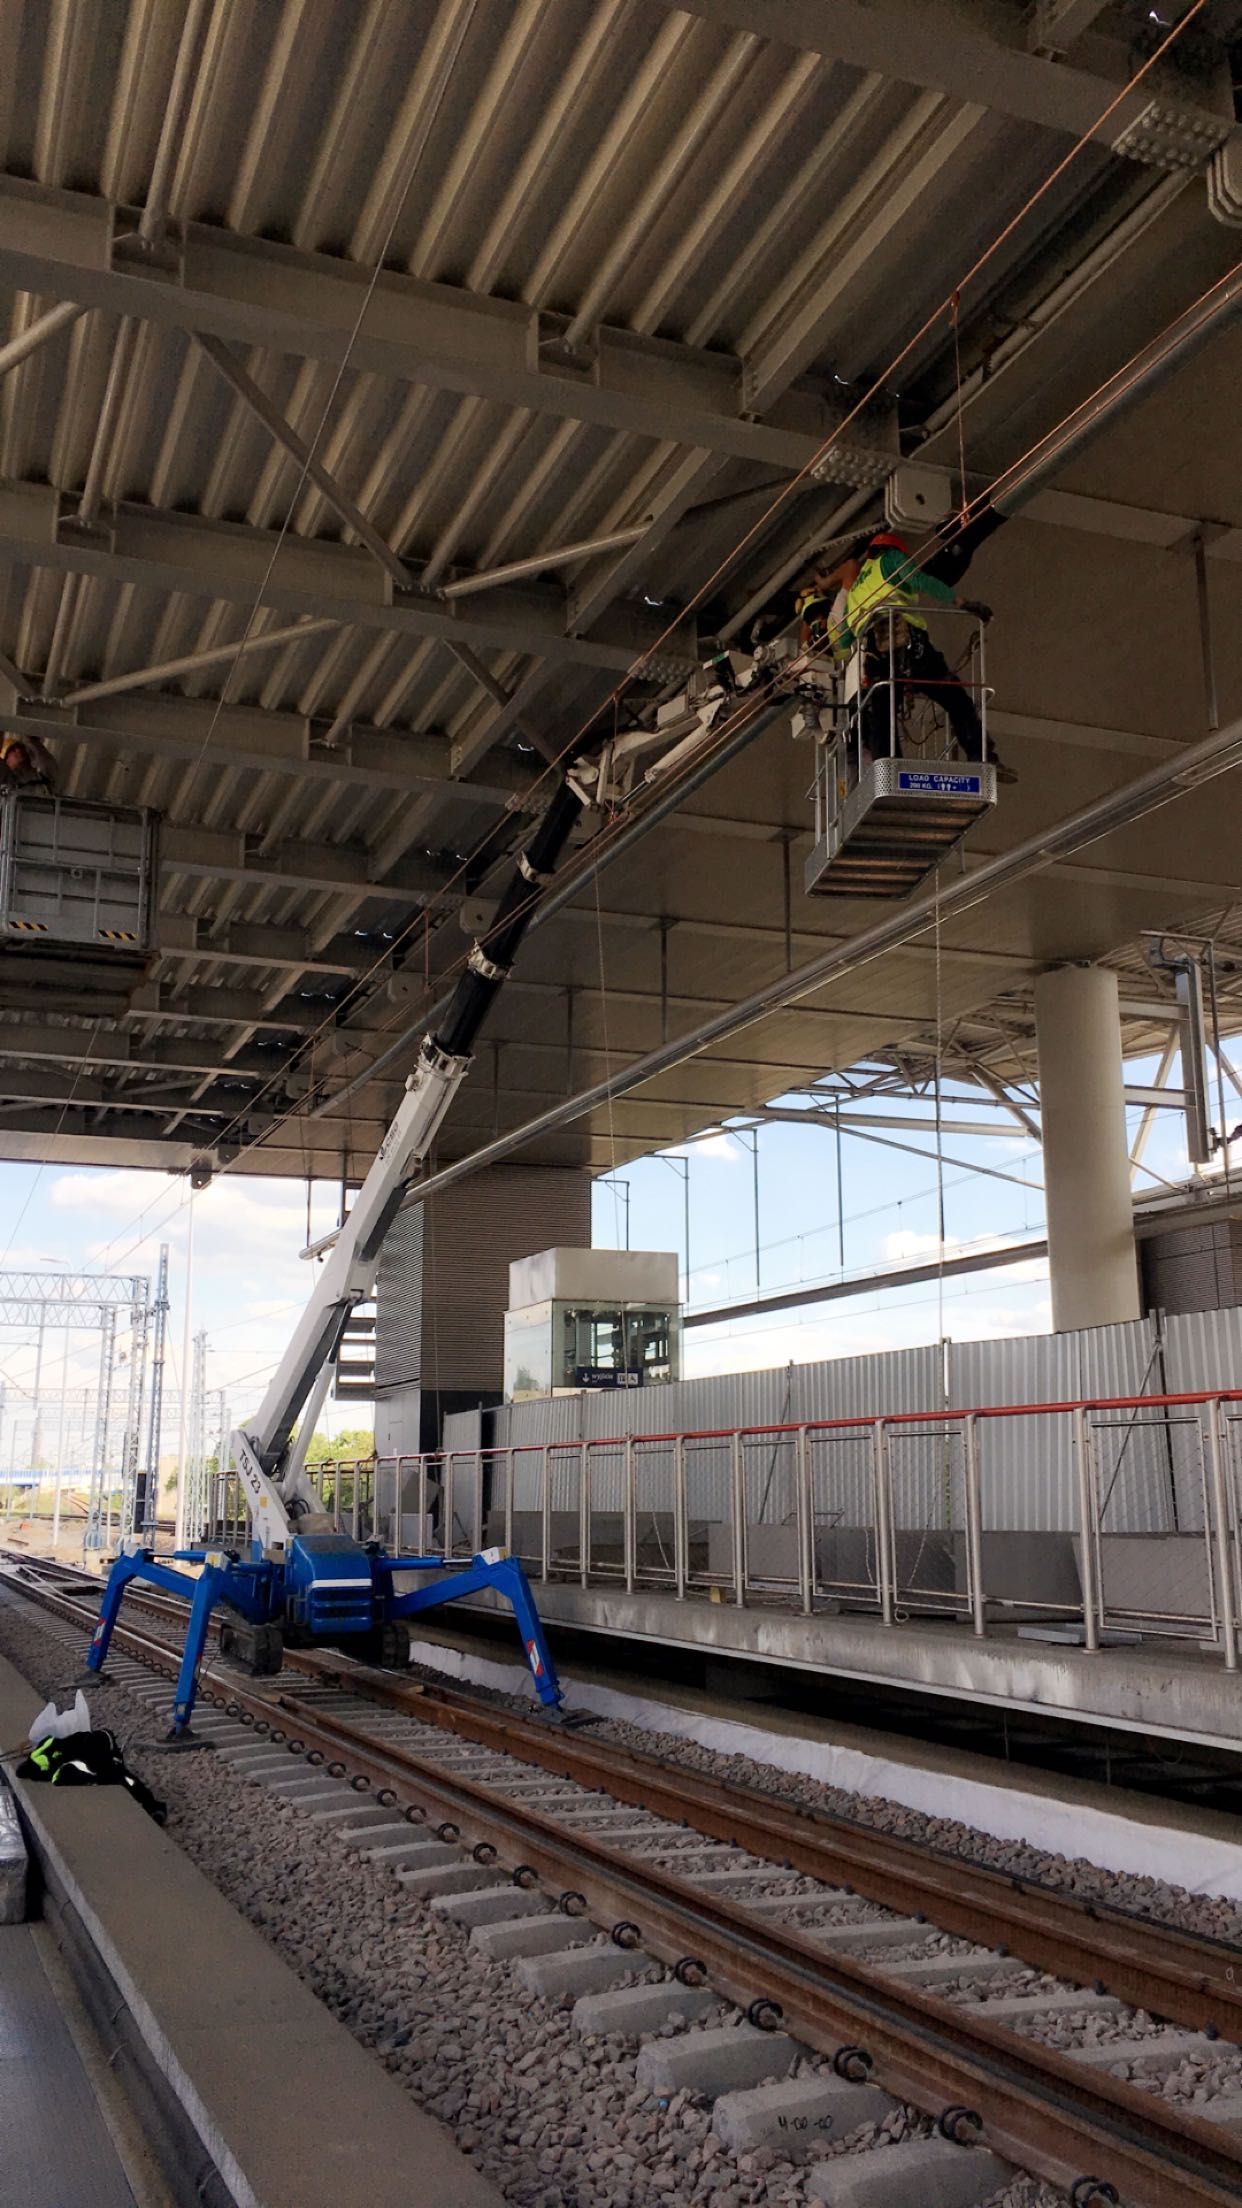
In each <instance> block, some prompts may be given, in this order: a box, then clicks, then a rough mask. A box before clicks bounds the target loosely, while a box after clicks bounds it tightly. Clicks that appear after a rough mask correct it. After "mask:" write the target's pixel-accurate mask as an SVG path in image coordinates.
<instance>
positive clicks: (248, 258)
mask: <svg viewBox="0 0 1242 2208" xmlns="http://www.w3.org/2000/svg"><path fill="white" fill-rule="evenodd" d="M128 220H129V217H128V216H127V214H126V212H125V211H124V210H123V209H121V208H118V207H115V206H113V205H111V204H110V203H109V202H108V201H107V200H106V199H104V198H102V197H99V196H97V195H94V194H91V193H87V192H68V191H60V190H56V189H53V188H51V187H48V186H44V185H38V184H31V183H28V182H27V181H26V179H25V178H21V177H16V176H11V175H4V176H0V282H6V283H9V284H12V285H14V286H15V287H17V288H18V289H20V290H23V291H33V292H35V293H37V294H39V295H40V296H42V297H52V298H56V299H64V300H73V301H76V302H78V303H79V304H81V305H83V306H93V307H103V308H105V309H106V310H107V311H108V312H109V313H112V314H118V315H133V316H135V317H137V318H139V319H142V320H146V321H149V322H153V323H157V324H159V325H160V326H161V327H163V328H165V329H175V330H180V331H182V332H184V333H185V334H186V335H188V336H193V337H201V336H210V337H215V338H217V339H224V340H228V341H232V342H241V343H243V344H246V345H256V346H263V347H267V348H270V349H271V350H272V351H274V352H279V353H286V354H292V355H294V356H296V357H299V358H303V359H310V360H322V361H326V362H330V363H331V364H332V365H334V366H336V365H338V364H339V363H340V361H341V360H342V359H343V358H344V356H345V352H346V348H347V347H348V348H349V360H350V366H351V368H352V369H353V370H354V371H355V372H356V373H357V374H359V375H368V374H370V375H376V376H382V377H386V378H387V379H389V380H390V381H392V382H397V383H407V384H422V385H426V386H429V387H431V388H432V389H438V390H444V391H455V392H458V393H460V394H461V395H463V396H467V397H475V398H482V399H490V400H494V401H496V402H498V403H499V404H501V405H506V406H514V407H522V408H524V409H528V410H529V411H530V412H532V413H535V414H539V413H544V414H553V415H559V416H562V417H564V418H567V419H569V420H574V421H581V422H589V423H593V424H594V425H596V426H597V427H599V428H602V429H614V430H625V431H630V432H632V433H634V434H636V435H638V436H644V437H654V438H659V439H671V440H673V441H674V442H675V443H678V444H684V445H697V446H702V447H703V448H704V449H705V450H707V451H714V452H718V453H719V454H720V455H721V456H722V457H724V458H728V459H736V460H754V461H759V462H762V463H764V464H765V465H768V466H772V467H777V468H783V469H788V470H789V471H790V472H791V473H792V472H794V471H796V470H797V469H799V468H801V467H803V466H805V464H806V462H807V461H808V460H810V459H811V458H812V457H813V455H814V453H815V452H816V450H817V449H818V447H819V445H820V444H821V443H822V442H823V440H824V438H825V437H826V436H828V435H829V433H830V431H831V429H832V428H833V426H834V422H835V421H837V420H839V419H840V414H839V413H836V414H834V412H833V410H832V409H831V408H830V407H829V405H828V404H827V402H826V401H824V400H822V399H820V398H819V397H817V396H816V395H814V394H811V393H799V394H796V395H793V396H791V397H790V399H789V400H788V401H787V402H785V403H783V404H782V405H781V407H780V408H779V409H776V410H774V411H773V413H772V414H771V416H770V417H769V418H768V419H767V420H759V421H756V420H752V419H750V418H749V416H748V414H747V411H746V407H745V402H744V397H743V391H742V364H741V362H740V360H738V359H737V358H736V357H735V356H733V355H730V354H724V353H719V352H714V351H713V352H709V351H707V350H706V349H703V348H699V347H695V346H690V345H682V344H677V343H672V342H669V341H667V340H664V339H657V338H646V337H638V336H636V335H634V333H633V332H631V331H628V330H623V329H613V328H609V327H605V326H602V325H601V326H598V327H596V328H595V329H593V330H592V331H591V333H590V334H589V337H588V339H587V341H586V343H585V344H584V345H583V346H581V347H579V348H577V349H575V350H574V351H573V352H566V350H565V348H564V343H563V340H564V334H565V330H566V329H567V327H568V318H566V317H563V316H557V315H550V314H545V313H540V312H539V311H537V310H536V309H535V308H533V307H529V306H525V305H521V304H519V303H517V302H514V301H510V300H505V299H497V298H492V297H485V296H483V295H481V294H479V293H474V292H468V291H465V290H462V289H460V288H459V287H457V286H455V285H452V284H437V283H427V282H424V281H423V280H422V279H420V278H417V277H413V276H406V275H402V274H400V273H398V272H396V271H390V270H385V272H384V274H383V276H382V277H381V278H380V281H379V283H378V284H377V285H376V288H375V291H374V294H373V296H372V299H371V303H370V307H369V310H368V313H367V315H366V318H365V320H364V323H363V326H362V328H361V330H360V331H359V332H358V333H357V336H356V337H352V332H353V326H354V322H355V320H356V317H357V313H358V307H359V304H360V301H361V299H362V296H363V293H364V291H365V288H366V285H367V283H368V280H369V275H370V272H369V270H367V269H366V268H365V267H363V266H361V265H360V264H359V263H357V262H353V261H347V260H344V259H342V258H338V257H336V256H334V255H331V254H327V253H305V252H302V251H299V250H298V249H297V248H295V247H293V246H286V245H278V244H275V243H274V242H272V241H271V240H269V239H258V238H246V237H236V236H230V235H229V234H228V233H227V232H225V231H223V230H221V229H217V228H213V227H211V226H209V225H207V224H204V223H188V224H186V225H185V226H184V228H183V229H182V231H181V233H180V235H179V239H178V246H177V251H176V254H175V256H174V257H172V258H171V259H161V260H160V261H159V263H158V265H156V266H151V265H149V264H148V263H147V262H146V261H144V260H140V259H139V258H138V257H137V255H135V254H132V252H130V251H128V250H127V248H126V246H125V244H124V243H118V233H121V232H123V231H124V230H125V228H126V227H127V223H128ZM351 339H352V341H351ZM843 480H846V481H848V480H849V478H848V477H846V478H844V479H843Z"/></svg>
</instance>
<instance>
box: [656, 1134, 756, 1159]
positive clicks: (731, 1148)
mask: <svg viewBox="0 0 1242 2208" xmlns="http://www.w3.org/2000/svg"><path fill="white" fill-rule="evenodd" d="M656 1156H657V1157H661V1158H696V1159H697V1158H717V1159H719V1160H721V1161H722V1162H723V1163H724V1164H726V1165H737V1164H739V1163H740V1162H741V1161H742V1159H744V1158H745V1156H746V1145H745V1143H743V1142H740V1141H739V1140H738V1139H737V1137H736V1136H731V1135H727V1134H726V1133H725V1132H724V1131H723V1129H722V1131H721V1132H720V1133H719V1134H718V1135H704V1136H703V1138H702V1140H701V1141H700V1142H677V1143H674V1144H672V1146H671V1147H670V1148H669V1149H667V1150H660V1151H657V1152H656Z"/></svg>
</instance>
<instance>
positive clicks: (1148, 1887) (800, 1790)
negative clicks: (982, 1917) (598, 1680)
mask: <svg viewBox="0 0 1242 2208" xmlns="http://www.w3.org/2000/svg"><path fill="white" fill-rule="evenodd" d="M410 1675H411V1677H412V1678H421V1679H426V1680H427V1681H428V1682H429V1683H430V1684H431V1685H434V1686H443V1685H444V1684H445V1675H444V1674H443V1673H442V1672H437V1671H435V1670H433V1669H432V1668H430V1667H429V1666H427V1665H419V1664H412V1665H411V1667H410ZM452 1683H453V1684H459V1682H456V1681H454V1682H452ZM469 1691H470V1693H471V1694H476V1695H478V1696H479V1698H480V1699H481V1700H485V1701H488V1702H493V1703H496V1704H498V1705H499V1706H501V1707H502V1708H507V1709H515V1710H518V1711H520V1712H521V1713H522V1714H523V1715H525V1716H529V1715H530V1712H531V1700H530V1696H529V1695H528V1694H524V1693H519V1694H512V1695H510V1694H501V1693H498V1692H497V1691H496V1690H495V1689H491V1688H486V1687H475V1686H471V1687H470V1689H469ZM755 1722H756V1724H758V1723H761V1722H762V1720H761V1717H756V1720H755ZM591 1738H592V1739H593V1740H601V1741H608V1740H611V1741H615V1742H616V1743H617V1745H618V1746H619V1747H622V1748H632V1749H634V1750H636V1751H637V1752H638V1753H639V1754H647V1755H657V1756H660V1757H661V1758H662V1759H664V1760H665V1761H667V1762H669V1763H675V1764H679V1765H680V1766H681V1767H682V1768H683V1769H685V1770H687V1771H701V1772H703V1773H704V1774H705V1775H707V1776H709V1777H711V1778H715V1779H720V1780H722V1781H723V1782H724V1783H725V1784H726V1785H729V1784H733V1785H739V1786H748V1787H760V1788H762V1789H763V1790H765V1791H766V1792H768V1793H771V1794H773V1795H775V1796H776V1797H777V1798H778V1799H779V1800H781V1801H786V1802H792V1803H798V1804H801V1805H802V1806H803V1807H806V1808H810V1809H819V1810H823V1811H825V1812H827V1813H828V1814H830V1815H832V1816H838V1817H845V1818H848V1819H850V1820H851V1821H852V1822H853V1823H855V1824H859V1825H867V1826H870V1827H871V1828H873V1829H874V1830H875V1831H877V1832H888V1833H893V1834H894V1835H895V1836H896V1837H897V1838H898V1839H902V1840H912V1841H915V1842H917V1844H918V1845H919V1846H920V1847H932V1848H936V1849H938V1850H939V1851H940V1852H941V1853H942V1854H946V1855H956V1856H961V1857H962V1858H964V1859H965V1860H966V1861H968V1862H971V1863H982V1864H986V1865H987V1866H989V1868H991V1869H993V1870H998V1871H1003V1872H1004V1873H1005V1875H1006V1876H1007V1877H1010V1878H1024V1879H1031V1880H1035V1881H1039V1882H1042V1883H1044V1884H1046V1885H1050V1886H1054V1887H1056V1888H1058V1889H1059V1890H1060V1891H1061V1892H1063V1893H1069V1894H1076V1895H1078V1896H1079V1897H1080V1898H1081V1899H1083V1900H1090V1901H1099V1902H1104V1903H1106V1904H1107V1905H1108V1906H1109V1907H1111V1908H1114V1909H1124V1910H1128V1911H1131V1912H1132V1913H1133V1914H1135V1915H1136V1916H1142V1917H1150V1918H1152V1919H1153V1920H1155V1921H1157V1922H1160V1923H1164V1924H1175V1925H1178V1926H1180V1928H1181V1929H1182V1930H1183V1931H1187V1932H1198V1933H1201V1934H1203V1935H1205V1936H1206V1937H1207V1938H1209V1939H1223V1940H1230V1941H1236V1942H1242V1905H1240V1904H1239V1903H1238V1902H1236V1901H1231V1900H1228V1899H1226V1898H1225V1897H1223V1896H1218V1895H1214V1894H1192V1893H1189V1892H1187V1890H1186V1888H1185V1887H1183V1886H1172V1885H1169V1884H1168V1883H1167V1882H1166V1881H1164V1880H1162V1879H1158V1878H1143V1877H1140V1876H1139V1875H1138V1874H1137V1873H1135V1872H1127V1871H1109V1870H1105V1869H1103V1868H1102V1867H1101V1866H1100V1865H1099V1864H1098V1863H1091V1862H1088V1860H1087V1859H1086V1857H1085V1856H1076V1857H1072V1858H1071V1857H1069V1856H1064V1855H1056V1854H1053V1853H1051V1852H1050V1851H1048V1850H1047V1849H1043V1848H1036V1847H1032V1846H1030V1845H1029V1844H1028V1843H1027V1842H1026V1841H1022V1840H998V1839H996V1838H994V1837H993V1835H992V1834H990V1833H986V1832H980V1831H979V1830H978V1828H977V1827H976V1826H974V1825H965V1824H962V1823H960V1822H959V1821H958V1820H957V1819H956V1818H952V1817H932V1816H929V1815H928V1814H927V1813H926V1811H923V1810H917V1809H907V1808H906V1807H905V1806H904V1805H903V1804H902V1803H901V1802H890V1801H889V1800H887V1799H886V1797H885V1796H883V1795H880V1794H851V1793H849V1792H848V1791H847V1790H846V1789H845V1788H844V1787H834V1786H825V1785H823V1784H822V1783H821V1782H820V1781H819V1780H818V1779H809V1778H803V1777H801V1776H799V1774H798V1773H797V1772H791V1771H782V1770H780V1769H779V1768H778V1767H777V1765H775V1764H770V1763H760V1762H757V1761H756V1760H755V1759H754V1758H753V1757H750V1756H742V1755H725V1754H724V1753H722V1752H721V1751H720V1750H719V1749H715V1748H705V1747H701V1746H700V1745H699V1743H698V1742H697V1741H692V1740H684V1739H682V1738H681V1736H680V1735H679V1734H676V1733H661V1732H657V1731H653V1730H649V1729H647V1728H645V1727H643V1726H641V1725H635V1724H632V1723H629V1722H627V1721H625V1720H622V1719H620V1718H600V1719H599V1720H598V1721H596V1722H594V1723H593V1724H592V1726H591Z"/></svg>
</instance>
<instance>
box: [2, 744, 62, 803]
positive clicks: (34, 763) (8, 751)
mask: <svg viewBox="0 0 1242 2208" xmlns="http://www.w3.org/2000/svg"><path fill="white" fill-rule="evenodd" d="M55 777H56V762H55V760H54V759H53V757H52V754H51V752H50V751H49V750H48V748H47V745H46V744H45V743H44V742H43V741H42V739H41V737H38V736H13V735H10V734H8V733H7V732H6V731H0V790H4V789H19V790H37V789H43V790H48V791H51V790H52V789H53V788H54V787H55Z"/></svg>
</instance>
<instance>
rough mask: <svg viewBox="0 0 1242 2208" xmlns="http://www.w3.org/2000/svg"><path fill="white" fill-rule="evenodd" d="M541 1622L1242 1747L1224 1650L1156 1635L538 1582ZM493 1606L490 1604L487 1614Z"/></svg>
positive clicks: (1238, 1701)
mask: <svg viewBox="0 0 1242 2208" xmlns="http://www.w3.org/2000/svg"><path fill="white" fill-rule="evenodd" d="M534 1592H535V1598H536V1601H537V1603H538V1606H539V1611H540V1615H541V1616H542V1617H543V1618H544V1620H545V1621H546V1623H547V1624H549V1625H550V1626H552V1627H554V1628H555V1627H556V1626H558V1625H560V1626H565V1627H572V1628H573V1630H574V1631H575V1632H580V1633H591V1634H598V1635H599V1636H601V1637H602V1638H603V1639H606V1640H607V1639H619V1640H627V1641H638V1642H646V1643H649V1644H652V1643H655V1644H661V1645H664V1646H667V1647H672V1648H679V1649H689V1650H697V1651H698V1652H700V1653H701V1654H702V1655H704V1656H707V1657H711V1656H716V1657H729V1658H731V1659H734V1660H741V1661H743V1662H746V1661H749V1662H753V1663H756V1664H765V1663H766V1664H779V1665H785V1666H789V1667H791V1668H793V1669H795V1670H802V1671H813V1672H821V1673H824V1674H826V1675H828V1676H830V1677H831V1676H836V1677H838V1678H841V1679H848V1680H853V1681H857V1682H859V1683H860V1684H861V1683H866V1684H872V1685H879V1686H883V1687H888V1688H899V1689H902V1690H904V1691H905V1692H907V1693H909V1694H910V1695H929V1696H939V1697H948V1698H951V1699H956V1700H961V1701H964V1702H969V1703H986V1704H988V1705H990V1706H994V1707H997V1708H1004V1709H1008V1710H1014V1711H1018V1710H1024V1711H1033V1712H1037V1713H1039V1714H1040V1715H1042V1716H1047V1717H1058V1718H1061V1719H1064V1720H1068V1721H1077V1722H1079V1723H1082V1724H1093V1725H1107V1726H1112V1727H1116V1728H1118V1729H1120V1730H1123V1731H1128V1732H1138V1733H1144V1734H1147V1735H1151V1736H1158V1737H1161V1738H1164V1739H1168V1740H1177V1741H1192V1742H1194V1743H1196V1744H1197V1745H1199V1746H1201V1747H1212V1748H1217V1749H1224V1750H1227V1751H1233V1752H1238V1751H1242V1686H1240V1675H1239V1674H1238V1673H1237V1672H1230V1671H1228V1670H1227V1669H1226V1668H1225V1665H1224V1664H1223V1662H1222V1661H1221V1656H1220V1652H1219V1650H1217V1649H1204V1650H1200V1649H1199V1648H1198V1647H1197V1646H1196V1645H1195V1644H1194V1643H1192V1642H1189V1641H1185V1640H1181V1641H1170V1640H1163V1639H1158V1638H1156V1637H1154V1636H1146V1635H1145V1636H1144V1637H1143V1638H1142V1639H1141V1640H1139V1641H1137V1642H1135V1643H1134V1644H1133V1645H1128V1646H1104V1647H1101V1648H1098V1649H1094V1650H1091V1651H1088V1650H1086V1649H1084V1648H1078V1647H1073V1646H1071V1645H1067V1644H1066V1643H1064V1642H1056V1641H1044V1640H1032V1639H1026V1638H1019V1636H1018V1633H1017V1631H1016V1629H1012V1628H1008V1627H1005V1626H1002V1625H996V1624H994V1623H989V1626H988V1630H987V1633H986V1635H985V1636H984V1637H983V1638H978V1637H977V1636H976V1635H975V1634H974V1633H972V1632H971V1631H970V1629H969V1628H968V1627H966V1626H963V1625H961V1624H958V1623H956V1622H955V1621H952V1620H949V1619H931V1618H927V1619H923V1620H913V1619H910V1620H907V1621H905V1622H904V1623H902V1624H900V1625H894V1626H886V1625H884V1624H883V1623H882V1622H881V1621H880V1620H879V1619H878V1618H873V1617H867V1616H862V1615H857V1616H841V1615H835V1616H815V1615H812V1616H810V1617H808V1616H806V1615H804V1614H803V1613H802V1612H800V1611H795V1610H793V1609H790V1608H787V1609H779V1608H776V1607H771V1608H765V1607H763V1606H762V1605H761V1604H760V1603H758V1602H757V1601H754V1600H752V1601H748V1602H747V1604H746V1605H745V1606H744V1607H741V1608H739V1607H738V1605H737V1604H736V1603H735V1602H731V1601H722V1602H712V1601H709V1600H708V1599H706V1598H705V1597H700V1596H697V1595H687V1596H686V1597H685V1598H684V1599H680V1600H679V1599H678V1598H677V1597H675V1596H673V1595H666V1594H661V1593H658V1592H653V1591H651V1590H647V1589H640V1590H637V1591H636V1592H634V1593H632V1594H627V1593H626V1592H625V1591H624V1589H622V1588H607V1587H600V1586H598V1585H597V1586H593V1587H581V1586H577V1585H570V1584H567V1583H566V1582H565V1581H563V1580H555V1579H553V1580H538V1581H535V1582H534ZM462 1607H463V1608H467V1607H478V1608H484V1607H491V1606H489V1605H488V1604H487V1603H486V1599H485V1598H480V1601H479V1603H478V1604H477V1605H469V1604H463V1606H462Z"/></svg>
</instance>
